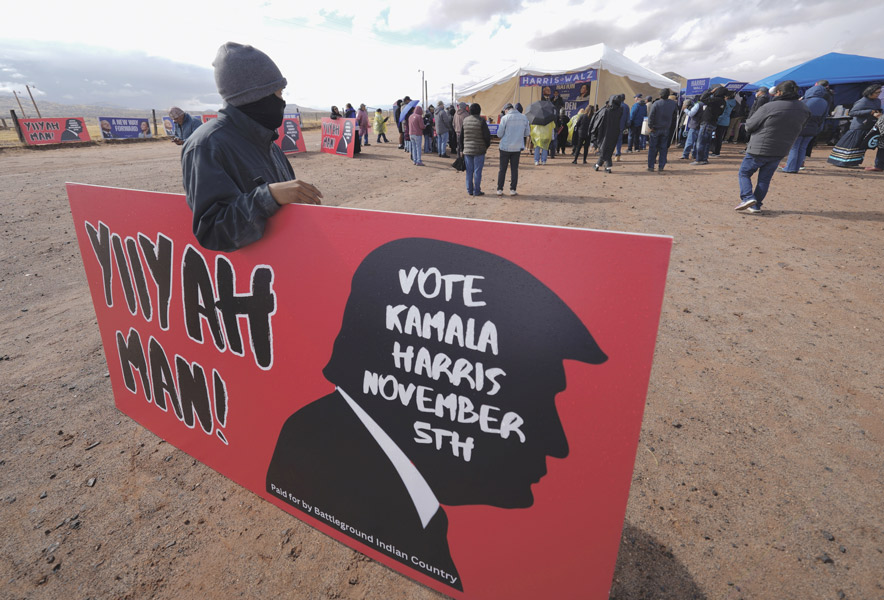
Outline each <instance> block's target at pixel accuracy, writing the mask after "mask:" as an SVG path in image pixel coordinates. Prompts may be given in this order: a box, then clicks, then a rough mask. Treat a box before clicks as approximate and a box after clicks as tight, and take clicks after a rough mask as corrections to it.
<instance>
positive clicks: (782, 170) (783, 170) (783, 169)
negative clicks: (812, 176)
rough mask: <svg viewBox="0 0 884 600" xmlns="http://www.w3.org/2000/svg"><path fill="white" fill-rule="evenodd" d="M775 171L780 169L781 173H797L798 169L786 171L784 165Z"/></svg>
mask: <svg viewBox="0 0 884 600" xmlns="http://www.w3.org/2000/svg"><path fill="white" fill-rule="evenodd" d="M777 171H780V172H782V173H797V172H798V171H787V170H786V167H780V168H779V169H777Z"/></svg>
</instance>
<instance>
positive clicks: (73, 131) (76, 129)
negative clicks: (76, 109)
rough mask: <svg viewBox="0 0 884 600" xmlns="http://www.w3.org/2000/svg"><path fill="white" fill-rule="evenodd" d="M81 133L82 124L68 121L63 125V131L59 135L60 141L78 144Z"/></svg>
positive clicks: (71, 120) (75, 120)
mask: <svg viewBox="0 0 884 600" xmlns="http://www.w3.org/2000/svg"><path fill="white" fill-rule="evenodd" d="M81 131H83V124H82V123H80V121H79V120H78V119H68V120H67V122H66V123H65V130H64V131H63V132H62V133H61V141H62V142H79V141H80V132H81Z"/></svg>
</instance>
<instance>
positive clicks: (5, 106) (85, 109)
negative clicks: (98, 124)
mask: <svg viewBox="0 0 884 600" xmlns="http://www.w3.org/2000/svg"><path fill="white" fill-rule="evenodd" d="M19 100H21V108H19V105H18V102H16V101H15V96H13V95H12V94H0V117H3V118H4V119H6V120H7V122H8V121H9V119H10V115H9V111H10V110H14V111H15V114H16V115H17V116H18V118H20V119H21V118H28V119H35V118H37V111H36V110H34V105H33V104H31V99H30V98H29V97H28V96H27V95H25V96H24V97H22V96H21V95H19ZM36 100H37V107H38V108H39V109H40V115H41V116H43V117H47V118H49V117H85V118H98V117H142V118H145V117H147V118H149V117H150V116H151V111H150V109H146V108H123V107H121V106H115V105H112V104H60V103H58V102H49V101H46V100H40V99H39V98H36ZM22 108H23V109H24V114H22ZM181 108H183V109H185V110H187V107H186V106H182V107H181ZM167 110H168V107H163V108H157V109H156V111H157V119H159V118H161V117H163V116H165V115H166V111H167ZM299 110H300V112H301V114H302V116H303V118H305V119H310V120H313V119H316V120H318V119H319V118H320V117H326V116H328V111H327V110H318V109H315V108H307V107H300V108H299V107H297V106H289V107H287V108H286V112H297V111H299ZM188 112H190V114H192V115H201V114H211V113H214V112H216V111H212V110H206V111H199V112H197V111H188Z"/></svg>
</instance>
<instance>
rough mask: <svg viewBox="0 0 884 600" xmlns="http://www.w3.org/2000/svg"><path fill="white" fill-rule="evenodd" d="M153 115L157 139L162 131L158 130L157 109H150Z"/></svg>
mask: <svg viewBox="0 0 884 600" xmlns="http://www.w3.org/2000/svg"><path fill="white" fill-rule="evenodd" d="M150 112H151V114H152V115H153V136H154V137H157V136H158V135H160V130H159V129H157V109H155V108H152V109H150Z"/></svg>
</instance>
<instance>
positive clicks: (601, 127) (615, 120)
mask: <svg viewBox="0 0 884 600" xmlns="http://www.w3.org/2000/svg"><path fill="white" fill-rule="evenodd" d="M622 103H623V100H622V98H621V96H620V95H619V94H616V95H614V96H611V97H610V98H609V99H608V104H606V105H605V107H604V108H602V109H601V110H600V111H599V112H598V114H597V115H596V117H595V119H594V120H593V122H592V125H591V126H590V131H589V137H590V139H596V140H597V144H598V149H599V159H598V161H597V162H596V164H595V170H596V171H598V170H599V168H601V166H602V165H604V166H605V172H606V173H610V172H611V167H612V166H613V162H612V157H613V156H614V148H616V147H617V138H619V137H620V135H621V130H620V117H621V116H622V113H623V106H622Z"/></svg>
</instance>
